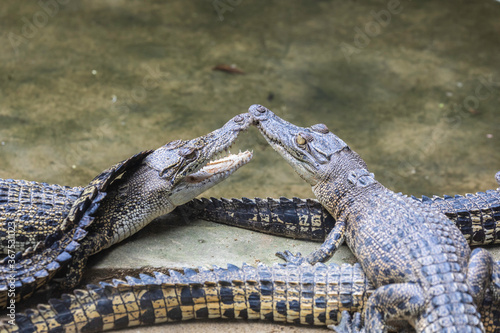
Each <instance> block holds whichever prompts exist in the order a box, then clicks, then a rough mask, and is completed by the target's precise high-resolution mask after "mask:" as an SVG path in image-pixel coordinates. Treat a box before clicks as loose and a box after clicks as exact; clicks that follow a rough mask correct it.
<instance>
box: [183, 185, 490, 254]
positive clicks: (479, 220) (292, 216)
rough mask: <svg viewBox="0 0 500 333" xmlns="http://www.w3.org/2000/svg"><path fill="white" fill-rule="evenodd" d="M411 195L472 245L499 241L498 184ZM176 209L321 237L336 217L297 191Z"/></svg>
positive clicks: (294, 234)
mask: <svg viewBox="0 0 500 333" xmlns="http://www.w3.org/2000/svg"><path fill="white" fill-rule="evenodd" d="M411 198H412V199H414V200H418V201H420V202H422V203H424V204H428V205H429V206H431V207H434V208H436V209H438V210H439V211H441V212H442V213H443V214H445V215H446V217H448V218H449V219H450V220H452V221H453V222H454V223H455V225H456V226H457V227H458V228H459V229H460V231H461V232H462V234H463V235H464V236H465V239H466V240H467V242H468V243H469V244H470V245H471V246H479V245H493V244H500V192H499V190H498V189H497V190H488V191H486V192H477V193H476V194H466V195H465V196H462V195H455V196H447V195H445V196H443V197H438V196H434V197H433V198H429V197H426V196H423V197H422V198H415V197H411ZM173 214H179V215H182V216H186V217H189V218H200V219H203V220H208V221H213V222H217V223H224V224H227V225H231V226H236V227H240V228H244V229H250V230H254V231H258V232H263V233H267V234H272V235H276V236H284V237H289V238H295V239H304V240H312V241H317V242H322V241H324V240H325V238H326V236H327V235H328V234H329V233H330V231H331V230H332V229H333V227H334V226H335V219H334V218H333V217H332V216H331V214H330V213H329V212H328V210H326V209H325V208H324V207H323V206H322V205H321V204H320V203H319V202H318V200H316V199H301V198H296V197H294V198H291V199H289V198H286V197H280V198H279V199H274V198H266V199H263V198H253V199H249V198H245V197H244V198H241V199H235V198H233V199H226V198H220V199H217V198H210V199H208V198H201V199H193V200H192V201H190V202H188V203H186V204H184V205H182V206H179V207H177V208H176V209H175V211H174V212H173Z"/></svg>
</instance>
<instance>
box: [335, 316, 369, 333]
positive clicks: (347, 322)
mask: <svg viewBox="0 0 500 333" xmlns="http://www.w3.org/2000/svg"><path fill="white" fill-rule="evenodd" d="M328 328H329V329H331V330H334V331H335V332H337V333H364V332H365V330H364V329H363V328H361V313H359V312H356V313H354V318H351V315H350V314H349V312H347V311H342V319H341V320H340V323H339V324H338V325H328Z"/></svg>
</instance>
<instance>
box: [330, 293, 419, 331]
mask: <svg viewBox="0 0 500 333" xmlns="http://www.w3.org/2000/svg"><path fill="white" fill-rule="evenodd" d="M422 294H423V290H422V288H420V287H419V286H418V285H416V284H410V283H404V284H391V285H386V286H382V287H380V288H378V289H377V290H375V292H374V293H373V294H372V295H371V296H370V298H369V299H368V301H367V304H366V306H365V309H364V318H365V328H364V329H365V330H366V331H368V332H387V331H388V326H387V325H386V322H389V321H394V320H401V319H405V318H408V317H410V316H414V315H416V314H417V313H419V312H420V311H422V310H423V308H424V305H425V299H424V298H423V297H422ZM349 319H350V318H349V316H347V318H346V320H344V321H343V322H342V323H341V324H340V325H338V326H336V327H334V329H335V330H336V331H337V332H350V331H351V332H356V331H361V330H360V329H359V326H360V324H359V320H357V319H356V318H355V320H353V321H352V322H351V321H350V320H349Z"/></svg>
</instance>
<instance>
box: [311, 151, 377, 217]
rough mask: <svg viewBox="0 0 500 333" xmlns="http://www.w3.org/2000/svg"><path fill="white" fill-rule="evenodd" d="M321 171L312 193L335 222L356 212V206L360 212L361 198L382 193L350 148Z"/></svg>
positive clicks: (362, 202) (361, 161) (333, 158)
mask: <svg viewBox="0 0 500 333" xmlns="http://www.w3.org/2000/svg"><path fill="white" fill-rule="evenodd" d="M324 170H325V171H323V175H322V176H320V179H321V180H320V181H319V182H318V183H317V184H316V185H314V186H313V187H312V190H313V192H314V194H315V195H316V198H317V199H318V201H319V202H320V203H321V204H322V205H323V206H324V207H325V208H326V209H327V210H328V211H329V212H330V214H332V216H333V217H334V218H335V219H339V218H345V217H346V215H348V214H350V213H353V209H356V210H357V208H355V207H359V209H363V207H364V201H365V200H364V199H366V198H367V197H369V196H370V195H373V193H376V192H382V191H384V190H385V187H384V186H383V185H381V184H380V183H379V182H377V181H376V180H375V179H374V177H373V174H370V173H369V172H368V170H367V168H366V164H365V163H364V161H363V160H362V159H361V158H360V157H359V156H358V155H357V154H356V153H354V152H353V151H351V150H349V149H346V150H344V151H342V152H340V153H339V154H338V155H335V156H332V160H331V161H330V163H329V164H328V166H327V167H326V168H325V169H324Z"/></svg>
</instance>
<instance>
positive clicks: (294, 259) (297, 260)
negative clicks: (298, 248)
mask: <svg viewBox="0 0 500 333" xmlns="http://www.w3.org/2000/svg"><path fill="white" fill-rule="evenodd" d="M276 256H277V257H278V258H281V259H283V260H285V261H286V262H287V263H288V264H294V265H297V266H300V265H302V264H303V263H307V259H306V258H304V257H303V256H302V253H300V252H297V254H293V253H292V252H290V251H288V250H286V251H285V252H281V251H280V252H276Z"/></svg>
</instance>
